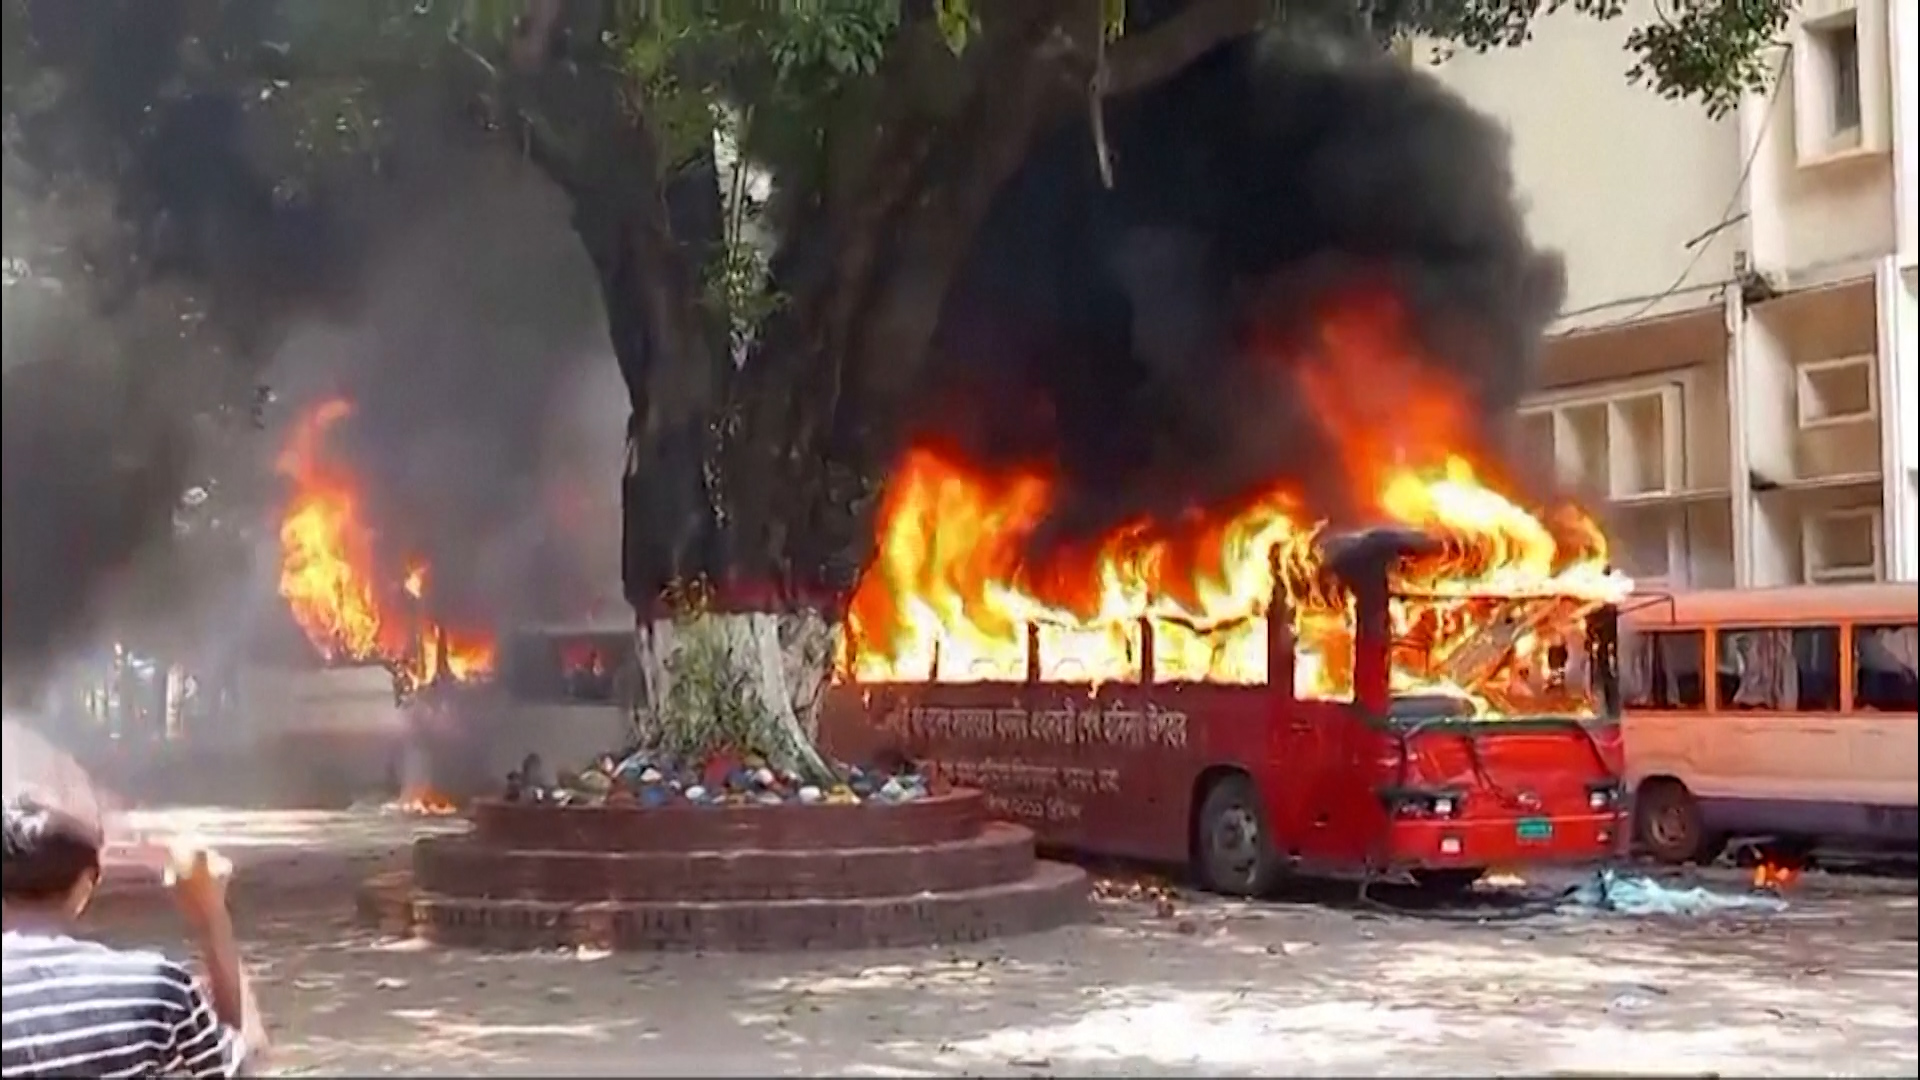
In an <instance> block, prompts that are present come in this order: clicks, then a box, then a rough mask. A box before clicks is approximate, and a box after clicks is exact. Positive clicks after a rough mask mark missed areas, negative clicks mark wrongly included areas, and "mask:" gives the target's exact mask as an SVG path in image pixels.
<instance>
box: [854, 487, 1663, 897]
mask: <svg viewBox="0 0 1920 1080" xmlns="http://www.w3.org/2000/svg"><path fill="white" fill-rule="evenodd" d="M947 505H948V509H950V508H951V507H950V504H947ZM1516 514H1518V511H1517V510H1516ZM1403 516H1404V517H1406V518H1411V519H1413V521H1414V523H1415V527H1413V528H1408V529H1400V528H1392V529H1374V530H1368V531H1365V532H1360V533H1354V534H1348V535H1344V536H1339V537H1329V536H1326V535H1324V534H1322V533H1320V532H1319V531H1318V530H1306V531H1302V532H1301V533H1300V534H1289V535H1285V536H1270V537H1269V538H1271V539H1273V540H1274V541H1275V542H1274V543H1272V544H1270V545H1268V546H1266V547H1265V548H1264V549H1263V550H1265V551H1267V552H1269V553H1270V554H1269V557H1268V558H1266V559H1261V560H1260V562H1261V563H1263V564H1265V567H1266V569H1267V573H1266V574H1265V575H1263V576H1264V577H1265V579H1266V581H1267V583H1268V586H1267V593H1266V595H1265V596H1264V597H1261V598H1260V602H1259V603H1257V604H1256V605H1253V607H1252V608H1251V609H1250V610H1248V611H1247V612H1246V613H1245V614H1244V615H1243V617H1241V618H1239V619H1237V620H1233V621H1231V622H1228V621H1219V622H1215V623H1214V624H1211V625H1206V626H1201V625H1196V624H1195V623H1194V622H1192V621H1182V620H1181V619H1179V618H1176V617H1173V616H1172V615H1170V614H1169V613H1167V612H1166V610H1165V609H1164V608H1161V609H1153V608H1148V609H1144V610H1142V612H1141V613H1140V614H1139V615H1138V617H1136V618H1134V619H1132V620H1131V621H1130V622H1129V623H1126V624H1117V623H1115V622H1112V621H1101V620H1083V621H1082V622H1080V623H1077V624H1075V625H1072V626H1068V625H1065V623H1064V621H1062V620H1056V621H1054V622H1051V623H1049V622H1046V621H1044V619H1043V618H1041V617H1039V616H1042V615H1044V614H1045V613H1044V612H1038V611H1036V612H1035V614H1036V617H1035V618H1034V619H1032V620H1029V621H1027V622H1025V623H1024V625H1022V626H1021V627H1020V628H1019V630H1018V633H1019V640H1017V641H1016V642H1014V643H1013V645H1014V647H1013V648H1012V649H1008V648H1006V647H1005V646H1006V645H1007V641H1006V640H1005V632H1004V628H1001V633H1000V636H999V637H998V638H995V639H994V641H995V643H994V644H993V646H992V647H988V645H987V644H985V642H986V639H987V638H988V637H989V636H990V635H988V634H985V633H975V634H974V635H973V636H972V637H971V638H968V637H967V636H966V634H962V633H957V629H958V630H968V629H970V630H972V631H980V630H982V628H983V625H984V624H983V622H982V620H981V616H980V615H979V610H980V608H981V607H982V606H983V605H982V604H981V603H980V602H976V603H975V604H974V606H973V608H972V609H971V611H972V613H971V614H969V615H966V616H964V617H962V616H961V615H960V613H961V612H962V610H963V609H962V606H944V607H943V605H942V604H941V603H940V602H939V594H938V590H936V589H934V588H932V587H931V583H932V582H933V581H935V580H936V579H937V580H942V581H947V582H952V581H955V580H959V578H958V577H956V575H955V574H954V573H953V572H952V571H951V568H948V569H945V570H942V571H940V572H939V573H936V574H933V575H931V576H928V575H926V574H924V573H921V572H920V571H919V569H918V568H910V569H911V572H895V573H893V574H892V575H891V585H890V586H889V588H888V590H887V595H886V597H885V602H886V605H887V606H886V609H885V613H886V614H896V613H902V612H907V613H911V611H913V610H915V605H918V606H919V607H920V608H922V609H925V610H927V611H934V610H936V609H938V610H940V611H944V612H945V614H944V616H942V617H938V618H935V617H931V616H929V618H928V619H927V620H926V621H927V623H928V624H929V625H930V626H932V627H933V631H934V633H933V634H932V635H931V636H932V638H933V640H932V642H931V647H930V648H926V649H914V648H907V647H904V646H903V644H902V643H903V642H911V641H914V640H920V641H925V640H926V639H925V638H924V637H923V638H918V639H916V638H915V637H914V634H913V633H910V632H908V631H910V630H911V629H912V628H911V627H902V626H899V625H895V626H891V627H888V628H887V630H886V632H885V633H879V634H877V633H876V632H875V628H874V626H873V624H872V622H871V621H870V620H872V618H873V616H874V610H873V606H872V604H873V602H874V597H873V596H872V595H871V594H866V595H865V596H863V595H859V594H857V595H856V600H855V603H854V608H853V613H852V615H851V617H850V620H849V624H850V632H849V635H848V637H849V643H848V646H847V647H846V648H845V650H844V651H843V657H842V672H843V676H842V678H841V680H840V683H839V685H837V686H836V687H835V690H834V696H833V699H832V701H831V703H830V704H829V706H828V707H827V708H826V709H825V710H824V715H823V718H822V729H823V730H822V741H823V743H824V749H826V750H827V751H828V752H829V753H831V754H834V755H835V756H839V757H842V758H847V759H859V758H862V757H872V756H881V755H889V754H900V755H904V756H905V757H907V758H909V759H911V760H913V761H915V762H916V763H918V764H920V765H921V766H922V767H923V768H925V769H927V770H929V771H931V772H933V773H935V774H936V775H938V776H939V777H941V778H942V779H944V780H946V781H949V782H951V783H954V784H957V785H960V786H967V787H976V788H981V789H984V790H985V791H986V792H987V793H988V795H989V797H990V800H991V803H992V805H993V806H994V807H995V808H996V810H997V811H998V812H999V813H1000V814H1001V815H1002V816H1004V817H1006V818H1008V819H1011V820H1014V821H1018V822H1021V823H1023V824H1026V825H1028V826H1030V827H1032V828H1034V829H1035V830H1036V831H1037V832H1038V833H1039V835H1040V837H1041V839H1042V842H1043V843H1045V844H1047V845H1049V846H1053V847H1057V848H1061V849H1067V850H1073V851H1077V852H1081V853H1086V854H1092V855H1100V856H1114V857H1122V858H1131V859H1142V860H1149V861H1154V862H1162V863H1180V864H1190V865H1191V867H1192V869H1193V871H1194V873H1195V876H1196V877H1197V878H1198V879H1199V881H1200V882H1201V883H1202V884H1204V885H1206V886H1207V887H1209V888H1211V889H1213V890H1215V891H1219V892H1223V893H1229V894H1237V895H1257V894H1260V893H1262V892H1265V891H1267V890H1268V889H1269V888H1270V887H1271V886H1273V885H1274V884H1275V883H1276V882H1277V881H1278V880H1279V879H1280V878H1281V877H1283V876H1284V875H1286V874H1288V873H1291V872H1301V873H1312V874H1321V875H1331V876H1363V877H1369V878H1391V879H1401V880H1404V879H1409V878H1410V879H1412V880H1414V881H1416V882H1418V883H1423V884H1426V885H1428V886H1431V887H1435V888H1452V887H1464V886H1466V885H1469V884H1471V883H1472V882H1473V881H1474V880H1476V879H1477V878H1478V877H1479V876H1480V875H1481V874H1482V873H1483V872H1484V871H1485V870H1486V869H1487V868H1489V867H1494V866H1499V867H1514V866H1524V865H1529V864H1540V863H1587V862H1597V861H1600V860H1602V859H1604V858H1606V857H1608V856H1609V855H1611V854H1612V853H1613V852H1614V851H1615V849H1616V844H1617V841H1618V833H1619V830H1620V828H1621V814H1622V803H1623V795H1622V788H1621V782H1620V769H1621V743H1620V735H1619V707H1618V699H1619V695H1618V690H1617V664H1616V649H1615V633H1616V617H1617V612H1616V608H1615V606H1614V604H1615V601H1617V600H1618V599H1619V598H1620V597H1621V596H1623V595H1625V590H1626V589H1628V588H1630V584H1631V583H1630V582H1628V581H1626V580H1625V579H1624V578H1621V577H1619V576H1618V575H1616V574H1614V573H1613V572H1612V571H1610V570H1608V569H1606V568H1605V565H1604V561H1599V562H1595V561H1593V559H1596V558H1597V559H1602V560H1603V553H1596V552H1594V551H1589V553H1588V554H1589V555H1590V556H1591V558H1588V559H1587V560H1586V561H1584V562H1583V561H1582V559H1581V558H1577V557H1570V556H1569V554H1568V548H1567V546H1566V545H1565V544H1561V545H1558V547H1557V548H1556V546H1555V545H1554V544H1552V543H1551V542H1547V541H1545V540H1544V539H1543V538H1544V536H1545V533H1544V532H1542V533H1539V534H1537V535H1536V534H1526V535H1533V536H1534V539H1535V540H1536V541H1539V543H1537V544H1536V545H1535V547H1537V548H1539V549H1540V550H1543V551H1549V552H1551V551H1554V550H1557V551H1558V554H1557V555H1550V556H1549V557H1546V558H1544V559H1543V560H1541V561H1538V562H1535V563H1532V564H1530V565H1532V572H1524V573H1504V574H1503V573H1500V572H1497V570H1496V567H1495V565H1494V564H1495V563H1501V564H1503V565H1505V566H1506V567H1507V568H1508V569H1509V570H1511V569H1513V568H1514V567H1516V566H1520V565H1522V564H1528V561H1529V558H1530V557H1526V556H1523V554H1522V553H1521V551H1520V549H1521V548H1523V547H1525V546H1526V545H1525V544H1523V543H1518V542H1509V543H1506V544H1504V545H1501V544H1491V545H1490V544H1489V543H1487V542H1485V541H1487V540H1488V537H1490V536H1491V537H1498V536H1501V535H1504V536H1506V537H1507V539H1508V540H1509V541H1512V540H1513V537H1515V536H1520V535H1522V534H1523V533H1524V532H1525V530H1522V529H1518V528H1517V527H1516V528H1515V529H1513V530H1510V531H1508V532H1507V533H1504V534H1503V533H1501V532H1500V531H1499V530H1498V529H1491V530H1489V531H1487V532H1484V533H1478V534H1475V535H1474V536H1472V537H1465V536H1464V534H1460V533H1454V532H1450V531H1449V530H1448V529H1447V528H1445V527H1444V526H1446V525H1447V521H1446V520H1445V515H1421V514H1418V513H1412V514H1407V515H1403ZM1520 516H1525V515H1520ZM1423 518H1424V520H1423ZM1513 520H1515V521H1517V520H1518V517H1514V518H1513ZM1527 520H1529V521H1531V520H1533V519H1532V518H1530V517H1528V518H1527ZM1536 524H1537V523H1536ZM888 528H889V530H890V532H889V534H890V535H891V533H892V532H893V531H895V530H897V528H898V526H897V522H894V521H892V520H891V519H890V521H889V525H888ZM1216 539H1218V538H1217V537H1216ZM1225 539H1226V540H1228V541H1229V543H1230V547H1231V546H1232V543H1233V542H1235V538H1234V537H1231V536H1229V537H1226V538H1225ZM1467 540H1471V541H1473V542H1472V543H1468V542H1465V541H1467ZM932 550H933V548H932V547H926V548H925V549H924V550H922V549H916V553H915V554H914V556H913V557H914V558H916V559H920V560H922V561H923V562H924V561H925V560H928V559H932V558H937V557H938V556H937V554H935V555H928V554H926V553H925V552H926V551H932ZM977 550H978V548H977V547H970V548H969V551H971V552H977ZM1235 550H1239V549H1238V548H1235ZM1249 550H1250V549H1249ZM1489 552H1492V554H1489ZM891 555H892V553H890V552H889V551H888V550H886V549H885V548H884V546H883V552H882V556H881V560H880V565H881V569H882V572H883V573H886V572H888V564H887V560H888V559H889V558H890V557H891ZM1476 560H1477V561H1476ZM1120 561H1121V562H1125V561H1126V560H1124V559H1123V560H1120ZM1244 561H1245V560H1244V559H1242V563H1244ZM1109 563H1110V564H1111V560H1110V561H1109ZM1155 565H1164V563H1155ZM893 569H894V570H895V571H901V570H902V569H903V568H900V567H894V568H893ZM1227 569H1228V570H1229V571H1231V572H1230V573H1228V574H1227V577H1234V576H1235V575H1236V574H1239V573H1240V571H1241V570H1244V565H1236V566H1230V567H1228V568H1227ZM1243 577H1244V575H1243ZM1004 591H1005V592H1013V591H1017V590H1015V589H1014V588H1013V586H1012V585H1006V586H1005V587H1004ZM1230 591H1236V592H1238V593H1242V594H1244V593H1245V592H1246V589H1245V587H1244V583H1243V584H1242V585H1237V586H1235V587H1234V589H1233V590H1230ZM862 593H863V594H864V593H866V587H865V586H863V590H862ZM1215 595H1216V596H1218V595H1224V593H1217V594H1215ZM863 599H865V600H867V601H869V606H868V607H866V608H864V609H863V607H862V600H863ZM1187 606H1188V607H1189V608H1191V607H1192V606H1194V605H1192V604H1188V605H1187ZM1107 610H1114V607H1113V606H1109V607H1108V608H1107ZM1213 610H1214V611H1215V612H1216V613H1218V612H1220V611H1222V610H1225V609H1224V608H1223V607H1222V605H1220V604H1218V603H1216V604H1214V605H1213ZM863 620H864V622H863ZM1089 635H1092V636H1093V637H1094V638H1096V639H1097V641H1095V643H1094V644H1093V646H1091V647H1089V644H1088V641H1089ZM863 642H864V643H865V644H866V645H867V646H869V647H872V646H877V651H878V653H879V654H880V655H879V656H878V657H875V656H874V655H872V654H870V653H862V652H861V649H862V646H863ZM1249 643H1254V644H1256V645H1257V649H1249V648H1248V645H1249Z"/></svg>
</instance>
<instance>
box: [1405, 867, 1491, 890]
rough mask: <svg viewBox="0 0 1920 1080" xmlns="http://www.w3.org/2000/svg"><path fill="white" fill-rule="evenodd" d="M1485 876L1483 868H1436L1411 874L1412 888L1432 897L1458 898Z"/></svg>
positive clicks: (1485, 871)
mask: <svg viewBox="0 0 1920 1080" xmlns="http://www.w3.org/2000/svg"><path fill="white" fill-rule="evenodd" d="M1485 876H1487V868H1486V867H1484V866H1436V867H1433V868H1431V869H1427V870H1415V871H1414V872H1413V886H1414V888H1416V889H1419V890H1420V891H1422V892H1425V893H1431V894H1432V895H1434V896H1458V895H1460V894H1461V893H1463V892H1466V891H1467V890H1468V889H1471V888H1473V886H1474V883H1475V882H1477V881H1479V880H1480V879H1481V878H1483V877H1485Z"/></svg>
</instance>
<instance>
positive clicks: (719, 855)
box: [413, 823, 1034, 904]
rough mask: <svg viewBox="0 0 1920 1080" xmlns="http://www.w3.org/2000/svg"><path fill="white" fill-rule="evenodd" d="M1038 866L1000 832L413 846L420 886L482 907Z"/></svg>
mask: <svg viewBox="0 0 1920 1080" xmlns="http://www.w3.org/2000/svg"><path fill="white" fill-rule="evenodd" d="M1033 863H1034V854H1033V832H1032V831H1031V830H1029V829H1026V828H1023V827H1021V826H1018V825H1003V824H997V823H996V824H990V825H988V826H986V827H985V828H984V829H983V830H982V831H981V832H980V834H979V835H978V836H973V837H969V838H967V839H964V840H946V841H941V842H938V843H931V844H915V845H912V846H907V847H875V848H843V849H829V850H817V851H809V850H799V851H789V850H766V849H761V850H753V849H728V850H722V851H695V852H663V851H553V850H546V851H510V850H505V849H501V848H494V847H489V846H487V845H485V844H482V843H480V842H478V841H477V840H476V839H475V838H472V837H465V836H455V837H436V838H427V839H423V840H421V841H419V842H418V843H417V844H416V845H415V846H414V852H413V880H414V884H415V887H417V888H418V889H419V890H420V891H421V892H423V893H430V894H433V895H435V896H444V897H451V898H463V899H475V900H551V901H555V902H559V903H572V904H577V903H587V902H592V901H600V900H804V899H818V900H831V899H838V898H846V897H882V896H905V895H911V894H914V893H920V892H956V891H960V890H965V889H977V888H982V887H984V886H987V885H999V884H1003V883H1006V882H1012V881H1019V880H1021V879H1022V878H1025V877H1027V876H1028V875H1030V874H1032V873H1033Z"/></svg>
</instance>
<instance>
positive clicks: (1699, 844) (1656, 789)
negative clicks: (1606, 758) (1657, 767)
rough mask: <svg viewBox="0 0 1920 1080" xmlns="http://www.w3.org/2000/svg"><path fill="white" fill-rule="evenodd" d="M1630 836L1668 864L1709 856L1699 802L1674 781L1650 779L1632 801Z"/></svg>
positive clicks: (1705, 858)
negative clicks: (1632, 834) (1631, 832)
mask: <svg viewBox="0 0 1920 1080" xmlns="http://www.w3.org/2000/svg"><path fill="white" fill-rule="evenodd" d="M1633 832H1634V838H1635V839H1636V840H1638V841H1639V842H1640V846H1641V847H1643V848H1645V849H1646V851H1647V854H1649V855H1652V856H1653V857H1654V858H1655V859H1657V860H1659V861H1660V862H1663V863H1667V864H1669V865H1672V866H1678V865H1680V864H1681V863H1686V862H1692V861H1694V860H1701V861H1704V860H1707V859H1711V858H1712V857H1713V856H1714V855H1715V854H1716V852H1714V851H1713V845H1712V844H1711V842H1710V841H1709V840H1708V838H1707V833H1706V823H1705V821H1703V820H1702V819H1701V816H1700V804H1699V802H1697V801H1696V800H1695V799H1694V797H1693V792H1691V791H1688V790H1687V788H1686V785H1685V784H1682V783H1680V782H1679V781H1678V780H1665V779H1662V780H1650V781H1648V782H1647V783H1646V784H1644V785H1642V786H1641V788H1640V792H1639V794H1638V795H1636V796H1635V797H1634V800H1633Z"/></svg>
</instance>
